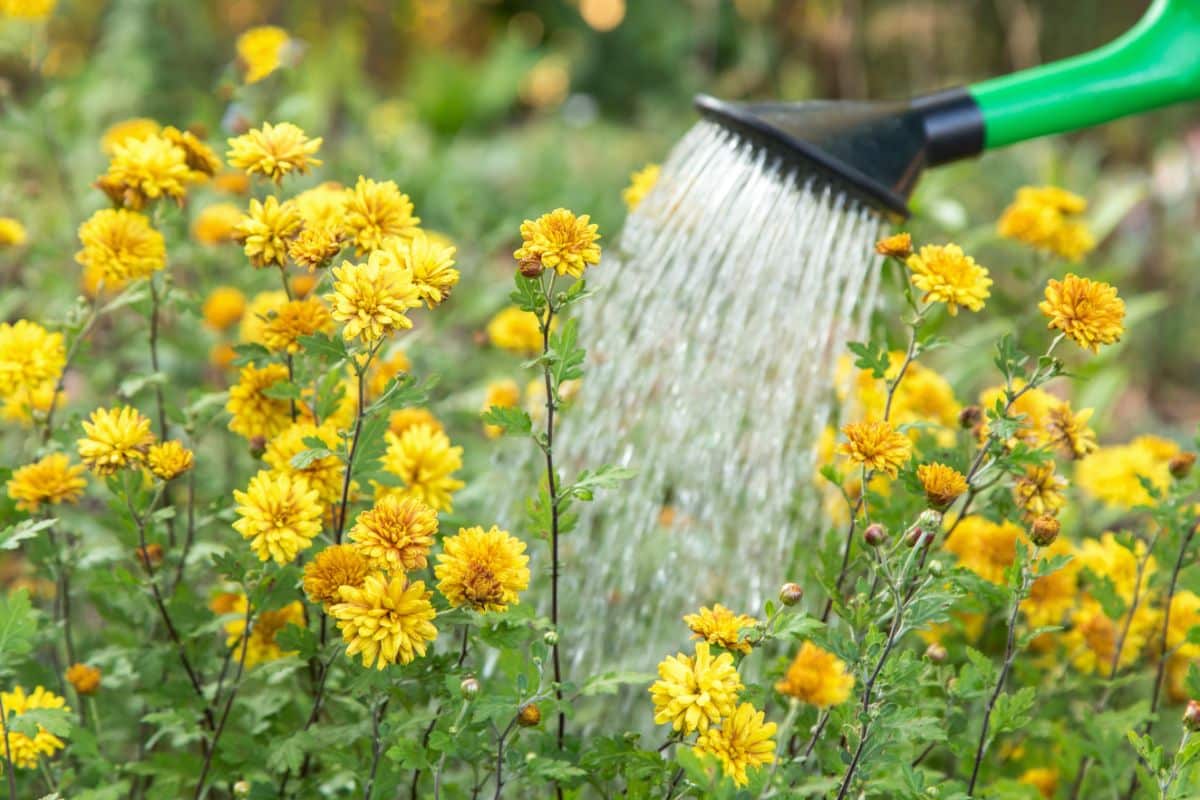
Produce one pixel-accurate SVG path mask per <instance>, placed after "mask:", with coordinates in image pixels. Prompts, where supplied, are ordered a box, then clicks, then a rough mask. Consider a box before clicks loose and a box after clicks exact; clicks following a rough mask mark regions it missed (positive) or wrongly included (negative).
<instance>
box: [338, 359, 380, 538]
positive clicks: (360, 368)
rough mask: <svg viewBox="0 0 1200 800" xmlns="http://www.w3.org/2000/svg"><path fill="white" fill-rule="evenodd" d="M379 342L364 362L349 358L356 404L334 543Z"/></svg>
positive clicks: (344, 513) (346, 499)
mask: <svg viewBox="0 0 1200 800" xmlns="http://www.w3.org/2000/svg"><path fill="white" fill-rule="evenodd" d="M380 344H382V341H381V342H380V343H379V344H375V345H373V346H372V347H371V349H370V350H368V351H367V360H366V362H365V363H363V364H361V365H360V364H358V362H357V361H355V360H354V359H353V358H352V359H351V363H353V364H354V372H355V375H356V377H357V378H358V405H357V408H356V410H355V414H354V433H353V434H352V435H351V438H350V451H349V452H348V453H347V454H346V473H345V475H344V476H343V478H342V499H341V503H340V504H339V506H338V508H339V510H338V523H337V531H336V533H335V535H334V542H335V543H336V544H341V543H342V532H343V531H345V529H346V517H347V516H348V515H349V512H348V508H347V506H348V505H349V503H350V482H351V481H350V476H351V475H352V474H353V473H354V455H355V454H356V453H357V452H358V439H359V435H360V434H362V424H363V414H364V412H365V411H366V391H367V369H368V368H369V367H370V366H371V359H373V358H374V357H375V353H377V352H378V351H379V347H380Z"/></svg>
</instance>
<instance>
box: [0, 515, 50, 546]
mask: <svg viewBox="0 0 1200 800" xmlns="http://www.w3.org/2000/svg"><path fill="white" fill-rule="evenodd" d="M56 522H58V520H57V519H42V520H32V519H26V520H21V521H20V522H18V523H16V524H15V525H9V526H8V527H7V528H5V529H4V530H2V531H0V550H16V549H17V547H18V546H19V545H20V544H21V542H23V541H25V540H26V539H32V538H34V537H35V536H37V535H38V534H39V533H40V532H42V531H44V530H46V529H47V528H49V527H51V526H53V525H54V523H56Z"/></svg>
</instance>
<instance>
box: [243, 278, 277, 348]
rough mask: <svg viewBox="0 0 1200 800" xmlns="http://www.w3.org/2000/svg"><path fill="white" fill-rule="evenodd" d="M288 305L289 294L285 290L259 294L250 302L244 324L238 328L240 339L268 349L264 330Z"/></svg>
mask: <svg viewBox="0 0 1200 800" xmlns="http://www.w3.org/2000/svg"><path fill="white" fill-rule="evenodd" d="M287 303H288V296H287V292H285V291H284V290H283V289H273V290H271V291H267V292H259V293H258V294H256V295H254V297H253V298H252V299H251V300H250V304H249V305H248V306H247V307H246V310H245V313H243V314H242V324H241V325H239V326H238V338H239V339H241V340H242V341H243V342H253V343H255V344H261V345H262V346H263V347H266V339H265V334H264V329H265V328H266V325H267V322H268V321H269V320H270V319H271V318H272V317H273V316H275V315H276V314H278V313H279V310H280V309H281V308H283V307H284V306H285V305H287Z"/></svg>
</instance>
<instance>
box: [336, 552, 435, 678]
mask: <svg viewBox="0 0 1200 800" xmlns="http://www.w3.org/2000/svg"><path fill="white" fill-rule="evenodd" d="M338 593H339V596H340V597H339V599H340V602H338V603H336V604H334V605H333V606H332V607H331V608H330V609H329V613H330V615H331V616H332V617H333V618H334V619H336V620H337V624H338V628H339V629H340V630H341V632H342V639H343V640H344V641H345V642H346V643H347V644H348V645H349V646H348V647H347V648H346V655H348V656H353V655H355V654H357V653H362V660H363V666H364V667H367V668H368V669H369V668H370V667H371V666H372V665H374V667H375V668H376V669H383V668H384V667H387V666H388V665H390V664H396V663H400V664H408V663H410V662H411V661H412V660H413V659H414V658H416V657H418V656H423V655H425V648H426V644H427V643H428V642H432V641H434V640H435V639H437V635H438V631H437V628H435V627H434V625H433V620H434V619H435V618H436V617H437V611H435V610H434V608H433V605H432V604H431V603H430V602H429V598H431V597H433V592H432V591H429V590H427V589H426V588H425V584H424V583H423V582H421V581H416V582H414V583H408V582H407V581H406V580H405V579H404V576H402V575H395V576H392V577H391V578H389V577H387V576H386V575H384V574H383V573H382V572H379V573H375V574H374V575H368V576H367V577H366V579H365V580H364V581H363V585H362V586H361V587H358V588H356V587H353V586H343V587H342V588H341V589H340V590H339V592H338Z"/></svg>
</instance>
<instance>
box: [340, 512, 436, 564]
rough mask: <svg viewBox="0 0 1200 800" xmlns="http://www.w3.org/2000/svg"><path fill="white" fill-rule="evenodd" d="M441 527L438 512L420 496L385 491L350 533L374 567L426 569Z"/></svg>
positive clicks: (361, 515) (356, 545) (356, 522)
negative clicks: (418, 497)
mask: <svg viewBox="0 0 1200 800" xmlns="http://www.w3.org/2000/svg"><path fill="white" fill-rule="evenodd" d="M437 530H438V518H437V512H436V511H434V510H433V509H432V508H430V507H429V506H427V505H425V504H424V503H422V502H421V501H420V500H417V499H414V498H409V499H404V498H400V497H397V496H395V495H384V496H383V497H381V498H379V500H378V501H377V502H376V503H375V505H374V506H373V507H372V508H370V509H369V510H367V511H364V512H362V513H361V514H359V515H358V519H357V520H355V522H354V527H353V528H351V529H350V534H349V536H350V539H351V541H353V542H354V544H355V547H356V548H357V549H358V552H359V553H361V554H362V555H363V557H364V558H366V559H367V561H368V562H369V563H370V565H371V566H372V567H373V568H374V569H378V570H386V571H389V572H396V573H402V572H410V571H412V570H416V569H425V566H426V564H427V563H428V560H427V559H428V556H429V551H430V550H431V549H432V548H433V539H434V537H435V536H436V535H437Z"/></svg>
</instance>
